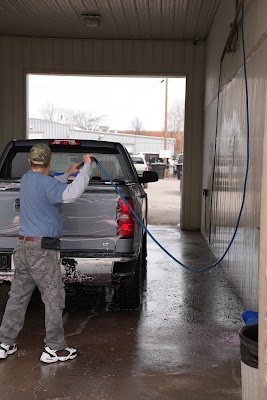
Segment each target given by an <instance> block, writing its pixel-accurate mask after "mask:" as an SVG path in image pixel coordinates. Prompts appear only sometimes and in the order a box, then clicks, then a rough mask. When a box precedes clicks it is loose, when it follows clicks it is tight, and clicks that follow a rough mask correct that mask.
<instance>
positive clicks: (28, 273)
mask: <svg viewBox="0 0 267 400" xmlns="http://www.w3.org/2000/svg"><path fill="white" fill-rule="evenodd" d="M13 260H14V265H15V275H14V278H13V280H12V283H11V290H10V292H9V300H8V302H7V305H6V309H5V313H4V316H3V320H2V324H1V327H0V343H3V342H4V343H6V344H8V345H12V344H13V343H14V342H15V340H16V337H17V335H18V333H19V332H20V330H21V329H22V327H23V324H24V318H25V314H26V310H27V306H28V303H29V301H30V298H31V295H32V292H33V290H34V289H35V286H36V285H37V287H38V289H39V290H40V293H41V297H42V301H43V303H44V305H45V329H46V338H45V340H44V341H45V343H46V345H47V346H49V347H50V348H51V349H53V350H62V349H64V348H65V347H66V346H67V345H66V342H65V339H64V328H63V321H62V312H63V309H64V307H65V289H64V284H63V282H62V278H61V270H60V253H59V251H57V250H47V249H42V248H41V244H39V243H35V242H30V241H23V240H19V241H18V244H17V246H16V248H15V250H14V253H13Z"/></svg>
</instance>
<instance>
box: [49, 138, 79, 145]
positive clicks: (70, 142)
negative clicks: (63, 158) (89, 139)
mask: <svg viewBox="0 0 267 400" xmlns="http://www.w3.org/2000/svg"><path fill="white" fill-rule="evenodd" d="M49 144H50V145H53V146H54V145H63V146H64V145H65V146H80V145H81V142H80V140H75V139H54V140H50V141H49Z"/></svg>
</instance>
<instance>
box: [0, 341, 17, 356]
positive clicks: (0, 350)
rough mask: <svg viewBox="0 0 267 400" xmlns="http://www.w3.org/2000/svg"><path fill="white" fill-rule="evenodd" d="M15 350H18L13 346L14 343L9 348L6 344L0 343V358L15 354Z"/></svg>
mask: <svg viewBox="0 0 267 400" xmlns="http://www.w3.org/2000/svg"><path fill="white" fill-rule="evenodd" d="M17 350H18V348H17V346H16V345H15V343H14V344H12V346H9V345H8V344H5V343H0V358H7V356H9V355H10V354H13V353H15V351H17Z"/></svg>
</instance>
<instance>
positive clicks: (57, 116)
mask: <svg viewBox="0 0 267 400" xmlns="http://www.w3.org/2000/svg"><path fill="white" fill-rule="evenodd" d="M40 112H41V114H42V116H43V117H44V118H45V119H46V120H47V121H50V122H61V123H63V124H67V125H74V126H77V127H78V128H81V129H84V130H85V131H90V130H95V129H97V128H98V125H99V124H100V123H101V122H103V120H104V118H105V117H104V115H100V116H94V115H92V114H91V113H88V112H85V111H81V110H73V109H70V108H68V109H67V108H64V107H60V106H59V105H56V104H54V103H50V102H47V103H46V105H45V106H43V107H42V108H41V109H40Z"/></svg>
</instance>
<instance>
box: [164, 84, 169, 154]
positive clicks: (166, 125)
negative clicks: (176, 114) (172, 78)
mask: <svg viewBox="0 0 267 400" xmlns="http://www.w3.org/2000/svg"><path fill="white" fill-rule="evenodd" d="M164 115H165V117H164V150H167V133H168V78H166V79H165V114H164Z"/></svg>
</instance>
